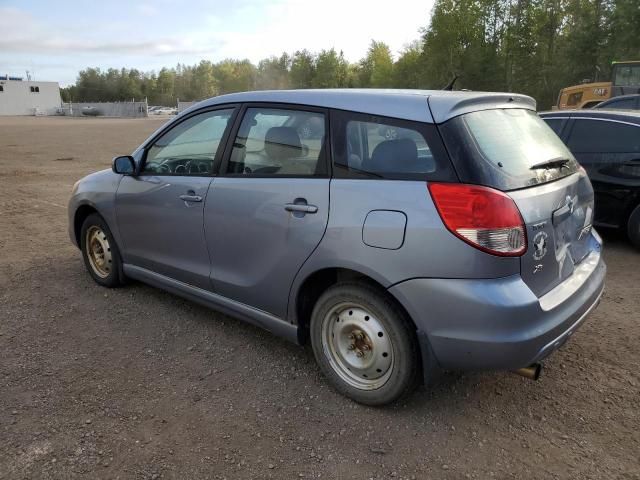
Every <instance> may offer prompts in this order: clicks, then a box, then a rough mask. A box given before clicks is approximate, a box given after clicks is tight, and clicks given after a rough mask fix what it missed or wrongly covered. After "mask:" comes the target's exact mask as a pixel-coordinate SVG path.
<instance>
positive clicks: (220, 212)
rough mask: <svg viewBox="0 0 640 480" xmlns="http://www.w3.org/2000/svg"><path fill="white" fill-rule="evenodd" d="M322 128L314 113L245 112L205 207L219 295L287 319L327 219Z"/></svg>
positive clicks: (318, 112)
mask: <svg viewBox="0 0 640 480" xmlns="http://www.w3.org/2000/svg"><path fill="white" fill-rule="evenodd" d="M326 123H327V120H326V114H325V112H324V111H321V110H316V109H312V108H308V109H307V108H305V109H301V110H297V109H293V108H275V107H263V108H260V107H249V108H246V109H245V112H244V116H243V119H242V121H241V123H240V126H239V128H238V130H237V133H236V134H235V141H234V142H233V148H232V151H231V154H230V158H229V159H228V161H227V162H226V166H225V167H224V168H225V171H224V173H223V174H221V175H219V176H218V177H216V178H215V180H214V181H213V182H212V183H211V186H210V187H209V193H208V196H207V204H206V207H205V221H204V223H205V231H206V238H207V244H208V246H209V252H210V255H211V280H212V285H213V288H214V290H215V292H216V293H219V294H221V295H224V296H225V297H228V298H230V299H232V300H236V301H238V302H241V303H244V304H247V305H250V306H252V307H255V308H259V309H261V310H264V311H266V312H269V313H271V314H273V315H276V316H279V317H281V318H284V317H285V315H286V311H287V299H288V296H289V290H290V288H291V284H292V282H293V278H294V277H295V275H296V273H297V272H298V270H299V269H300V267H301V266H302V264H303V263H304V261H305V260H306V259H307V258H308V257H309V255H311V253H312V252H313V250H314V249H315V247H316V246H317V245H318V243H320V240H321V239H322V236H323V234H324V231H325V227H326V225H327V220H328V216H329V176H328V173H327V172H328V168H327V156H326V148H325V141H326V138H325V132H326V131H327V128H326Z"/></svg>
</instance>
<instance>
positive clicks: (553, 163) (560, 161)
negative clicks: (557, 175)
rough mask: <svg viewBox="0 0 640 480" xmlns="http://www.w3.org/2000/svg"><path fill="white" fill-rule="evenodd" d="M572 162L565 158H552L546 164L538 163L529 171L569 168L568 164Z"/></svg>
mask: <svg viewBox="0 0 640 480" xmlns="http://www.w3.org/2000/svg"><path fill="white" fill-rule="evenodd" d="M569 162H570V159H568V158H564V157H558V158H552V159H551V160H546V161H544V162H540V163H536V164H535V165H532V166H530V167H529V170H539V169H541V168H545V169H548V168H562V167H566V168H569V167H568V165H567V163H569Z"/></svg>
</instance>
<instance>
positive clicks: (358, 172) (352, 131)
mask: <svg viewBox="0 0 640 480" xmlns="http://www.w3.org/2000/svg"><path fill="white" fill-rule="evenodd" d="M331 128H332V139H333V157H334V165H333V166H334V176H335V177H338V178H386V179H397V180H438V181H456V180H457V177H456V175H455V173H454V170H453V167H452V165H451V162H450V160H449V158H448V155H447V152H446V150H445V148H444V145H443V143H442V139H441V138H440V135H439V133H438V131H437V127H436V126H435V125H433V124H427V123H420V122H412V121H407V120H400V119H394V118H388V117H381V116H374V115H368V114H360V113H353V112H346V111H341V110H334V111H332V112H331Z"/></svg>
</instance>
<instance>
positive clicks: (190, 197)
mask: <svg viewBox="0 0 640 480" xmlns="http://www.w3.org/2000/svg"><path fill="white" fill-rule="evenodd" d="M179 198H180V200H184V201H185V202H201V201H202V197H201V196H200V195H180V197H179Z"/></svg>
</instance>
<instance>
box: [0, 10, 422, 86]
mask: <svg viewBox="0 0 640 480" xmlns="http://www.w3.org/2000/svg"><path fill="white" fill-rule="evenodd" d="M2 1H3V0H0V2H2ZM8 1H17V0H8ZM34 1H35V4H36V6H37V3H38V1H42V2H43V4H44V5H46V3H44V0H37V1H36V0H34ZM129 2H130V0H129V1H127V0H112V2H104V3H102V4H100V5H101V6H100V7H99V8H98V7H96V8H94V9H85V8H84V7H83V6H82V5H79V4H80V2H78V3H77V4H75V6H74V3H75V2H68V3H67V2H62V3H61V4H60V8H59V9H56V10H55V11H54V12H50V11H48V9H47V8H33V5H34V3H31V7H29V6H28V5H29V4H24V5H25V6H23V4H20V3H15V5H16V6H14V7H10V6H0V32H2V33H1V34H0V67H2V68H4V69H5V70H20V69H21V68H22V66H23V65H33V67H32V68H33V69H36V70H38V71H40V72H41V75H43V76H44V75H46V76H50V77H51V78H58V79H63V81H71V79H72V78H75V75H76V74H77V72H78V71H79V70H81V69H83V68H86V67H87V66H90V65H91V66H97V67H101V68H109V67H115V68H118V67H121V66H126V67H129V68H131V67H135V68H138V69H141V70H151V69H158V68H160V67H162V66H169V67H170V66H174V65H175V64H176V63H178V62H180V63H186V64H193V63H196V62H198V61H199V60H201V59H207V60H212V61H219V60H222V59H224V58H240V59H244V58H248V59H249V60H251V61H252V62H254V63H257V62H258V61H260V60H261V59H263V58H266V57H269V56H271V55H280V54H281V53H282V52H288V53H293V52H295V51H296V50H301V49H308V50H310V51H312V52H319V51H320V50H322V49H329V48H336V50H338V51H340V50H342V51H343V52H344V54H345V57H346V58H347V59H348V60H349V61H352V62H355V61H357V60H359V59H360V58H362V57H363V56H364V55H365V54H366V51H367V48H368V46H369V44H370V42H371V40H372V39H375V40H379V41H383V42H386V43H387V44H389V46H390V47H391V50H392V52H394V53H398V52H399V51H400V50H401V49H402V47H403V46H404V45H405V44H407V43H409V42H411V41H413V40H416V39H417V38H419V36H420V33H419V29H420V27H423V26H425V25H427V24H428V21H429V15H430V11H431V8H432V6H433V0H394V2H393V3H391V4H390V3H389V1H388V0H349V1H346V0H323V1H322V2H315V3H313V2H309V1H308V0H233V1H231V2H228V1H227V2H222V1H220V2H217V1H216V2H213V1H211V0H190V2H188V3H182V2H176V1H175V0H154V1H153V2H152V1H151V0H137V1H136V0H134V1H133V2H131V3H129ZM56 64H58V65H61V64H69V65H71V66H70V67H69V68H68V69H63V68H62V67H61V68H54V67H53V66H54V65H56ZM49 65H51V66H52V67H51V68H50V70H49V71H47V70H46V67H47V66H49ZM22 69H23V68H22Z"/></svg>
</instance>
